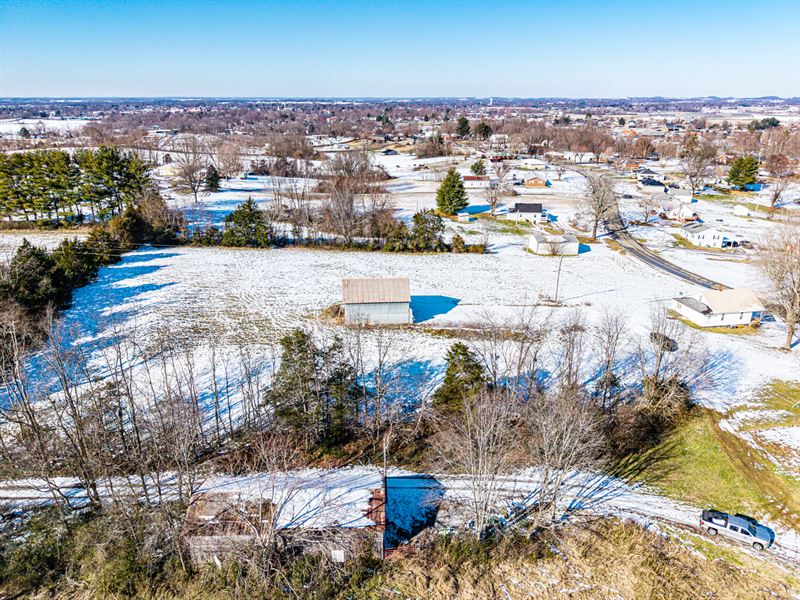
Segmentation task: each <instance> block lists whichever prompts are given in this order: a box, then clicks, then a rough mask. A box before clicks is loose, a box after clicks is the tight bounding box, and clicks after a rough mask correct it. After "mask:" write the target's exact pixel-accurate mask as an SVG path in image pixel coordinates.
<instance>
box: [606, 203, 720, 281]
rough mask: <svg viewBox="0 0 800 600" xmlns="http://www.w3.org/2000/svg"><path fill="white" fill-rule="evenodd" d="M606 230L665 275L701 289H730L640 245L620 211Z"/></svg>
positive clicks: (640, 258)
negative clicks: (667, 274) (624, 221)
mask: <svg viewBox="0 0 800 600" xmlns="http://www.w3.org/2000/svg"><path fill="white" fill-rule="evenodd" d="M606 230H607V231H608V236H609V237H610V238H611V239H613V240H616V241H617V242H619V244H620V245H621V246H622V247H623V248H625V250H626V251H628V252H630V253H631V254H632V255H633V256H635V257H636V258H638V259H639V260H641V261H642V262H644V263H646V264H648V265H650V266H651V267H654V268H656V269H659V270H661V271H664V272H665V273H669V274H670V275H672V276H673V277H677V278H678V279H683V280H684V281H687V282H689V283H691V284H694V285H699V286H701V287H705V288H709V289H712V290H725V289H729V286H727V285H724V284H722V283H719V282H717V281H713V280H711V279H708V278H707V277H703V276H702V275H698V274H697V273H692V272H691V271H687V270H686V269H684V268H683V267H679V266H678V265H676V264H674V263H671V262H669V261H668V260H666V259H664V258H662V257H661V256H659V255H658V254H656V253H654V252H651V251H650V250H648V249H647V248H646V247H645V246H644V245H642V244H641V243H639V242H638V241H637V240H636V238H634V237H633V236H632V235H631V234H630V232H629V231H628V229H627V227H626V226H625V225H624V223H623V222H622V217H621V216H620V214H619V210H617V211H615V215H614V217H612V218H611V219H608V220H607V221H606Z"/></svg>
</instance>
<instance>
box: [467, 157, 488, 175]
mask: <svg viewBox="0 0 800 600" xmlns="http://www.w3.org/2000/svg"><path fill="white" fill-rule="evenodd" d="M469 170H470V171H472V174H473V175H486V163H485V162H483V159H482V158H479V159H478V160H476V161H475V162H474V163H472V166H471V167H470V168H469Z"/></svg>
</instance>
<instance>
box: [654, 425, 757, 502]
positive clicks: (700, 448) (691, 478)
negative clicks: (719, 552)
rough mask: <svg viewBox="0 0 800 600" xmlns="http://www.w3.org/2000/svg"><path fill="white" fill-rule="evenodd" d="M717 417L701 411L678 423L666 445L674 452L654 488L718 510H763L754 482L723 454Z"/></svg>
mask: <svg viewBox="0 0 800 600" xmlns="http://www.w3.org/2000/svg"><path fill="white" fill-rule="evenodd" d="M718 433H719V427H718V425H717V419H716V418H715V417H714V416H712V414H710V413H704V414H702V415H698V416H696V417H694V418H691V419H689V420H688V421H687V422H685V423H683V424H681V425H680V426H679V427H678V429H677V430H676V431H675V432H674V433H673V434H672V435H670V436H669V437H668V438H667V440H666V441H665V444H669V445H670V446H671V447H672V449H673V451H672V456H671V457H670V458H669V459H668V465H667V468H668V469H669V470H668V472H667V474H666V475H665V476H664V478H663V479H661V480H660V481H658V482H657V483H656V487H657V488H659V489H660V490H661V491H662V492H664V493H665V494H667V495H668V496H672V497H673V498H679V499H683V500H687V501H689V502H693V503H695V504H698V505H700V506H713V507H714V508H718V509H720V510H726V511H733V512H744V511H746V510H749V511H750V512H755V513H759V512H763V510H764V509H765V508H766V502H765V500H764V498H763V497H762V495H761V494H760V493H759V491H758V489H757V488H756V486H755V485H754V482H752V481H749V480H748V478H747V477H745V475H744V474H743V473H742V472H741V470H740V469H738V468H737V466H736V464H735V463H734V462H733V461H732V460H731V459H730V457H728V455H727V454H726V453H725V450H724V448H723V445H722V443H721V442H720V439H719V437H718Z"/></svg>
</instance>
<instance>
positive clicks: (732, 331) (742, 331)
mask: <svg viewBox="0 0 800 600" xmlns="http://www.w3.org/2000/svg"><path fill="white" fill-rule="evenodd" d="M667 315H668V316H669V317H670V318H672V319H675V320H676V321H680V322H681V323H683V324H684V325H686V326H687V327H691V328H692V329H697V330H698V331H705V332H708V333H724V334H729V335H752V334H754V333H755V332H756V331H758V329H757V328H756V327H752V326H750V325H741V326H737V327H700V325H698V324H697V323H694V322H692V321H690V320H689V319H686V318H684V317H682V316H681V315H680V314H678V313H677V312H675V311H674V310H672V309H671V308H670V309H668V310H667Z"/></svg>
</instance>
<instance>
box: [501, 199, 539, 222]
mask: <svg viewBox="0 0 800 600" xmlns="http://www.w3.org/2000/svg"><path fill="white" fill-rule="evenodd" d="M506 219H507V220H508V221H528V222H530V223H533V224H534V225H538V224H539V223H541V222H542V221H543V220H544V210H542V205H541V204H539V203H533V202H517V203H516V204H514V208H512V209H511V210H510V211H508V212H507V213H506Z"/></svg>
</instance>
